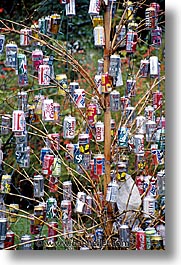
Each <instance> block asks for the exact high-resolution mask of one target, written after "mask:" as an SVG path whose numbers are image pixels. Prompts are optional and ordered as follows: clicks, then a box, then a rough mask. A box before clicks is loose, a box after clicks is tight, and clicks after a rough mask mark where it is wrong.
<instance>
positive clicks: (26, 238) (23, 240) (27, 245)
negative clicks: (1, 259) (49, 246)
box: [20, 234, 32, 250]
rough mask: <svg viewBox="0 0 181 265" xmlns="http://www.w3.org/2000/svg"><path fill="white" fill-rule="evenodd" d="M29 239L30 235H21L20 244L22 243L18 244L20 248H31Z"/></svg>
mask: <svg viewBox="0 0 181 265" xmlns="http://www.w3.org/2000/svg"><path fill="white" fill-rule="evenodd" d="M31 240H32V238H31V236H30V235H26V234H25V235H22V236H21V244H23V245H21V246H20V249H21V250H32V243H31V242H29V241H31ZM26 242H27V243H26Z"/></svg>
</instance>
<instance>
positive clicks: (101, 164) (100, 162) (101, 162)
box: [93, 154, 105, 176]
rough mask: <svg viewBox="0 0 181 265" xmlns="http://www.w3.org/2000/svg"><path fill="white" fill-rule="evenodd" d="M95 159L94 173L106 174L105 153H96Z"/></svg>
mask: <svg viewBox="0 0 181 265" xmlns="http://www.w3.org/2000/svg"><path fill="white" fill-rule="evenodd" d="M93 159H94V174H95V175H98V176H101V175H104V174H105V158H104V155H103V154H96V155H94V157H93Z"/></svg>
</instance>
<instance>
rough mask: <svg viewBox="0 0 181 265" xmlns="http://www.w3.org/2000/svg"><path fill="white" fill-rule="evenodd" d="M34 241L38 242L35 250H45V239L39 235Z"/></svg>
mask: <svg viewBox="0 0 181 265" xmlns="http://www.w3.org/2000/svg"><path fill="white" fill-rule="evenodd" d="M34 239H35V240H36V241H34V246H33V249H34V250H43V248H44V237H43V236H40V235H37V236H35V237H34Z"/></svg>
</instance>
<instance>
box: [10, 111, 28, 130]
mask: <svg viewBox="0 0 181 265" xmlns="http://www.w3.org/2000/svg"><path fill="white" fill-rule="evenodd" d="M12 119H13V120H12V131H13V132H23V131H24V130H25V126H26V120H25V113H24V111H23V110H14V111H13V117H12Z"/></svg>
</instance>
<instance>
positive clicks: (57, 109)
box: [53, 102, 60, 122]
mask: <svg viewBox="0 0 181 265" xmlns="http://www.w3.org/2000/svg"><path fill="white" fill-rule="evenodd" d="M53 110H54V121H55V122H59V121H60V104H59V103H57V102H53Z"/></svg>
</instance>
